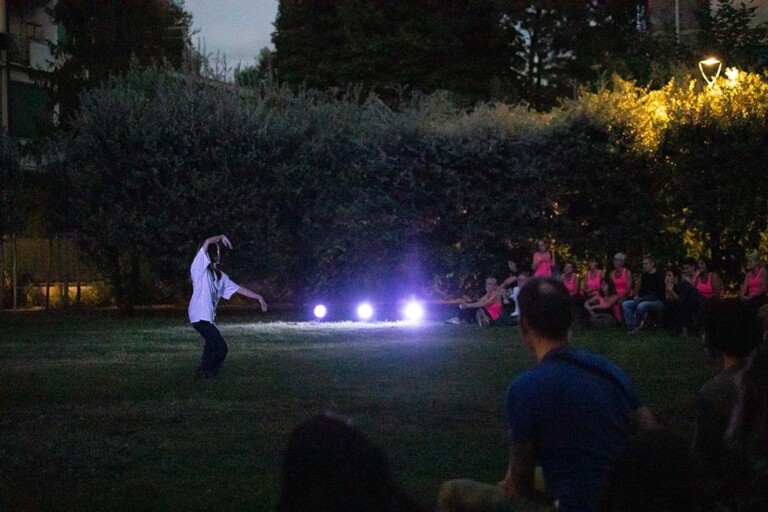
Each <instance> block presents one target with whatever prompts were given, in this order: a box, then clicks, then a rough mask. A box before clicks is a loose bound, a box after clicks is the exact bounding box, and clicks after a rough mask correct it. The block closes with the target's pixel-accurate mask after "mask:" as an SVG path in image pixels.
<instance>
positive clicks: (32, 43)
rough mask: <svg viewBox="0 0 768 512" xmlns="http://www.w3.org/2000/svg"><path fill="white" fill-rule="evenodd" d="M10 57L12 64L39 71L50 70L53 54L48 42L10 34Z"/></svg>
mask: <svg viewBox="0 0 768 512" xmlns="http://www.w3.org/2000/svg"><path fill="white" fill-rule="evenodd" d="M7 41H8V57H9V59H10V61H11V64H18V65H22V66H25V67H29V68H32V69H35V70H38V71H50V70H51V67H52V63H53V54H52V53H51V49H50V47H49V46H48V42H47V41H44V40H42V39H38V38H32V37H26V36H22V35H19V34H9V35H8V38H7Z"/></svg>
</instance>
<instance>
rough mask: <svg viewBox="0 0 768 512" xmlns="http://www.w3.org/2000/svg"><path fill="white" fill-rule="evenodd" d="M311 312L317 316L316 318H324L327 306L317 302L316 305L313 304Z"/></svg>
mask: <svg viewBox="0 0 768 512" xmlns="http://www.w3.org/2000/svg"><path fill="white" fill-rule="evenodd" d="M312 313H314V315H315V318H317V319H318V320H322V319H323V318H325V315H327V314H328V308H326V307H325V306H324V305H322V304H318V305H317V306H315V309H314V311H312Z"/></svg>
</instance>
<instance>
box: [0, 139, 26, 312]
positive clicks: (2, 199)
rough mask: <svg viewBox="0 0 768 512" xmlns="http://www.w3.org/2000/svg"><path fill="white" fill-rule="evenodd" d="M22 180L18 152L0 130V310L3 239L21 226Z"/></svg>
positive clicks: (2, 282)
mask: <svg viewBox="0 0 768 512" xmlns="http://www.w3.org/2000/svg"><path fill="white" fill-rule="evenodd" d="M23 181H24V174H23V171H22V168H21V164H20V161H19V153H18V151H17V149H16V147H15V146H14V143H13V142H12V141H11V140H10V139H9V138H8V135H7V134H6V133H5V131H4V130H0V312H1V311H2V309H3V307H4V300H3V292H4V289H5V275H4V267H3V239H4V237H5V236H6V235H10V234H13V233H16V232H17V231H18V229H19V228H20V226H21V223H22V213H21V212H22V204H21V203H22V201H21V196H22V190H23V188H22V187H23Z"/></svg>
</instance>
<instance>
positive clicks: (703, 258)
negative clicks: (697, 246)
mask: <svg viewBox="0 0 768 512" xmlns="http://www.w3.org/2000/svg"><path fill="white" fill-rule="evenodd" d="M698 262H702V263H704V266H706V267H707V270H711V268H710V265H711V263H710V261H709V258H705V257H704V256H701V257H699V259H698V260H696V263H698Z"/></svg>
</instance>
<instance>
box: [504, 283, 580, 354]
mask: <svg viewBox="0 0 768 512" xmlns="http://www.w3.org/2000/svg"><path fill="white" fill-rule="evenodd" d="M517 304H518V305H519V306H520V319H521V321H523V320H525V322H527V323H528V325H529V326H530V327H531V329H533V331H535V332H536V333H538V334H540V335H541V336H544V337H546V338H549V339H552V340H558V341H565V340H566V339H568V329H570V327H571V323H572V322H573V316H572V312H571V301H570V296H569V295H568V289H567V288H566V287H565V285H564V284H563V283H561V282H560V281H558V280H557V279H552V278H551V277H535V278H533V279H532V280H530V281H528V282H527V283H525V285H523V288H522V289H521V290H520V295H518V296H517Z"/></svg>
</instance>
